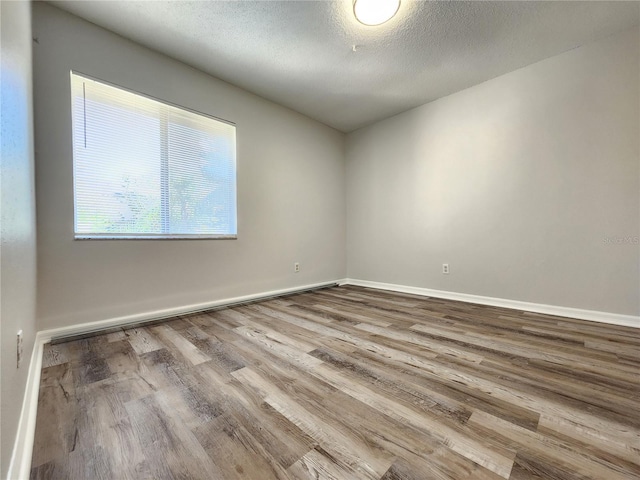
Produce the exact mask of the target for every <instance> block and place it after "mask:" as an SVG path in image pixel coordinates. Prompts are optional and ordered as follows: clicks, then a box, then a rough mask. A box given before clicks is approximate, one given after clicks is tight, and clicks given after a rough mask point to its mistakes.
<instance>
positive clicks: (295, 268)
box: [293, 262, 300, 273]
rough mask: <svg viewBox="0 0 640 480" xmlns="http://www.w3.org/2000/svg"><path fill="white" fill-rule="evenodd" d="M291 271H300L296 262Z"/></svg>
mask: <svg viewBox="0 0 640 480" xmlns="http://www.w3.org/2000/svg"><path fill="white" fill-rule="evenodd" d="M293 271H294V272H296V273H298V272H299V271H300V264H299V263H298V262H295V263H294V264H293Z"/></svg>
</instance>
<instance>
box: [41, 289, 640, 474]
mask: <svg viewBox="0 0 640 480" xmlns="http://www.w3.org/2000/svg"><path fill="white" fill-rule="evenodd" d="M639 412H640V329H634V328H628V327H621V326H613V325H605V324H598V323H595V322H586V321H581V320H576V319H569V318H563V317H557V316H552V315H543V314H537V313H531V312H521V311H516V310H510V309H506V308H499V307H492V306H487V305H476V304H468V303H463V302H456V301H449V300H443V299H437V298H427V297H420V296H417V295H411V294H399V293H395V292H389V291H379V290H373V289H368V288H361V287H355V286H344V287H334V288H329V289H322V290H317V291H311V292H306V293H302V294H295V295H289V296H286V297H281V298H277V299H270V300H265V301H262V302H257V303H250V304H244V305H238V306H235V307H230V308H224V309H219V310H213V311H209V312H200V313H196V314H189V315H182V316H177V317H175V318H172V319H167V321H164V322H161V323H154V324H151V325H148V326H137V327H135V328H130V329H122V330H115V329H113V330H111V331H110V332H108V333H105V334H103V335H96V336H90V337H84V338H80V339H76V340H72V341H69V342H66V343H58V344H56V345H50V344H49V345H45V348H44V354H43V369H42V375H41V381H40V392H39V398H38V416H37V422H36V434H35V442H34V450H33V456H32V469H31V478H32V479H65V480H94V479H105V480H107V479H108V480H114V479H118V480H119V479H154V480H165V479H177V478H183V479H203V480H204V479H215V480H218V479H220V480H226V479H233V480H239V479H249V480H254V479H255V480H270V479H277V480H293V479H296V480H298V479H300V480H306V479H316V480H317V479H334V480H417V479H421V480H422V479H429V480H500V479H505V480H525V479H541V480H542V479H544V480H577V479H581V480H584V479H600V480H631V479H637V478H640V413H639Z"/></svg>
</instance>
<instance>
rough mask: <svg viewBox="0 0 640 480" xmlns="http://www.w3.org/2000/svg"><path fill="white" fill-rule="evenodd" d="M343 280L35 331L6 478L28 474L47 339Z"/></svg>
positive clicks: (21, 478) (23, 478) (24, 477)
mask: <svg viewBox="0 0 640 480" xmlns="http://www.w3.org/2000/svg"><path fill="white" fill-rule="evenodd" d="M343 281H344V280H334V281H331V282H323V283H314V284H311V285H303V286H299V287H293V288H284V289H280V290H272V291H268V292H261V293H255V294H251V295H243V296H240V297H233V298H226V299H222V300H215V301H212V302H204V303H198V304H192V305H183V306H181V307H176V308H168V309H163V310H154V311H151V312H146V313H140V314H136V315H127V316H122V317H117V318H111V319H107V320H100V321H96V322H88V323H82V324H78V325H73V326H69V327H61V328H54V329H50V330H42V331H40V332H38V333H37V334H36V338H35V341H34V346H33V353H32V354H31V362H30V364H29V373H28V375H27V385H26V388H25V394H24V399H23V401H22V410H21V412H20V420H19V421H18V432H17V433H16V440H15V443H14V447H13V453H12V456H11V463H10V464H9V472H8V476H7V478H9V479H11V480H28V478H29V475H30V472H31V456H32V453H33V442H34V436H35V432H36V416H37V413H38V393H39V390H40V375H41V373H42V355H43V351H44V345H45V344H47V343H49V342H51V340H54V339H60V338H65V337H73V336H76V335H85V334H90V333H97V332H100V331H103V330H108V329H112V328H117V327H126V326H130V325H136V324H143V323H146V322H153V321H157V320H162V319H166V318H170V317H174V316H176V315H186V314H189V313H195V312H202V311H205V310H212V309H215V308H222V307H228V306H232V305H238V304H242V303H247V302H252V301H258V300H265V299H267V298H274V297H281V296H284V295H290V294H293V293H300V292H305V291H308V290H316V289H319V288H325V287H330V286H333V285H338V284H340V283H341V282H343Z"/></svg>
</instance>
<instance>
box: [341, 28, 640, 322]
mask: <svg viewBox="0 0 640 480" xmlns="http://www.w3.org/2000/svg"><path fill="white" fill-rule="evenodd" d="M639 54H640V52H639V39H638V30H637V29H633V30H629V31H626V32H623V33H620V34H618V35H615V36H612V37H609V38H606V39H604V40H601V41H599V42H596V43H593V44H589V45H586V46H583V47H581V48H577V49H575V50H572V51H570V52H567V53H564V54H562V55H559V56H556V57H553V58H549V59H547V60H544V61H541V62H539V63H536V64H533V65H530V66H528V67H525V68H522V69H520V70H517V71H515V72H512V73H509V74H507V75H503V76H501V77H498V78H495V79H493V80H490V81H488V82H485V83H483V84H480V85H477V86H475V87H472V88H469V89H467V90H464V91H461V92H459V93H456V94H453V95H451V96H449V97H445V98H442V99H440V100H438V101H435V102H433V103H430V104H427V105H424V106H422V107H419V108H416V109H414V110H411V111H408V112H405V113H403V114H400V115H398V116H396V117H393V118H390V119H387V120H384V121H382V122H379V123H377V124H375V125H373V126H371V127H368V128H364V129H362V130H359V131H357V132H354V133H352V134H350V135H349V136H348V137H347V144H346V152H347V153H346V158H347V238H348V240H347V258H348V266H347V275H348V277H349V278H355V279H363V280H370V281H378V282H388V283H395V284H402V285H409V286H414V287H424V288H430V289H438V290H446V291H452V292H462V293H467V294H476V295H485V296H491V297H500V298H505V299H511V300H520V301H528V302H537V303H543V304H551V305H558V306H566V307H575V308H582V309H590V310H599V311H606V312H614V313H620V314H635V315H638V314H639V313H640V308H639V298H638V297H639V290H640V289H639V285H640V278H639V274H638V270H639V263H640V247H639V246H638V243H637V237H638V235H640V233H639V229H640V228H639V219H640V198H639V192H640V185H639V174H640V170H639V159H640V150H639V140H638V139H639V137H640V135H639V132H640V124H639V121H638V116H639V115H638V112H639V105H640V99H639V95H638V90H639V86H640V81H639V76H638V59H639V56H640V55H639ZM628 237H635V238H633V239H632V241H631V242H630V243H626V242H627V240H628ZM443 263H449V264H450V268H451V273H450V274H449V275H443V274H441V266H442V264H443Z"/></svg>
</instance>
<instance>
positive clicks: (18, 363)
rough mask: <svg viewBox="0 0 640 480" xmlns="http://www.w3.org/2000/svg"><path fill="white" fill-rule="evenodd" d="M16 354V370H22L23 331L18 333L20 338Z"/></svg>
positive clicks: (18, 338)
mask: <svg viewBox="0 0 640 480" xmlns="http://www.w3.org/2000/svg"><path fill="white" fill-rule="evenodd" d="M16 354H17V355H16V356H17V366H16V368H20V364H21V363H22V330H20V331H19V332H18V337H17V339H16Z"/></svg>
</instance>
